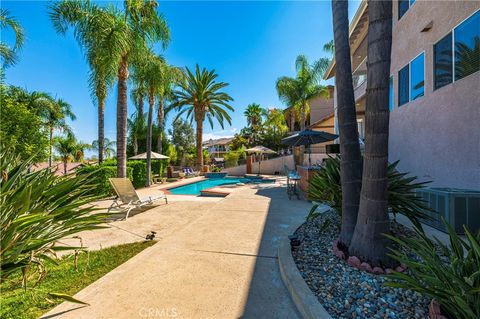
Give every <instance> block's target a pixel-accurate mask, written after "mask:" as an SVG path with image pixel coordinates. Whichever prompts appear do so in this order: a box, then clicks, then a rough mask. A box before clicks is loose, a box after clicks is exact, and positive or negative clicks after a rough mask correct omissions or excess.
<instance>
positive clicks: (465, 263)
mask: <svg viewBox="0 0 480 319" xmlns="http://www.w3.org/2000/svg"><path fill="white" fill-rule="evenodd" d="M443 222H444V223H445V224H446V226H447V229H448V234H449V238H450V245H445V244H443V243H442V242H441V241H439V240H438V239H436V238H435V240H434V241H433V240H431V239H429V238H428V237H427V236H426V235H425V234H424V233H423V231H422V230H421V229H419V228H415V231H416V233H417V237H416V238H404V239H399V238H395V237H393V236H388V237H389V238H390V239H391V240H393V241H395V242H396V243H398V244H399V245H400V246H402V247H403V248H404V249H405V251H403V252H401V251H399V250H392V252H393V253H392V254H390V256H391V257H392V258H394V259H396V260H397V261H399V262H400V263H403V264H405V265H406V266H407V267H408V271H407V272H404V273H398V272H395V273H393V274H392V275H390V276H388V277H387V278H389V279H391V281H390V282H389V283H388V285H389V286H392V287H401V288H406V289H411V290H414V291H417V292H419V293H421V294H424V295H427V296H429V297H431V298H434V299H435V300H436V301H437V302H438V303H439V304H440V306H441V309H442V312H443V313H445V315H447V317H448V318H457V319H477V318H480V232H477V233H476V234H475V235H474V234H472V233H471V232H470V231H469V229H468V228H467V227H465V226H464V229H465V235H466V239H465V240H463V239H462V238H460V236H458V235H457V234H456V233H455V230H454V229H453V228H452V227H451V226H450V225H449V224H448V223H446V222H445V221H443ZM412 255H413V256H416V258H412Z"/></svg>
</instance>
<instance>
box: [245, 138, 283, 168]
mask: <svg viewBox="0 0 480 319" xmlns="http://www.w3.org/2000/svg"><path fill="white" fill-rule="evenodd" d="M245 152H247V153H255V154H277V152H275V151H274V150H271V149H269V148H268V147H265V146H262V145H258V146H254V147H251V148H249V149H246V150H245ZM260 165H262V157H261V156H260V161H259V162H258V174H257V175H260Z"/></svg>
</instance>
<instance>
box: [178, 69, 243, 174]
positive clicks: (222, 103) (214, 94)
mask: <svg viewBox="0 0 480 319" xmlns="http://www.w3.org/2000/svg"><path fill="white" fill-rule="evenodd" d="M217 77H218V74H216V73H215V70H211V71H207V70H206V69H205V68H203V69H202V70H200V67H199V66H198V64H197V65H196V67H195V73H192V72H191V71H190V70H189V69H188V68H185V79H184V81H182V82H180V84H179V89H177V90H175V92H174V94H175V102H174V103H173V106H174V107H176V108H177V109H178V110H179V113H178V114H177V118H179V117H180V116H181V115H183V114H186V116H187V118H189V119H190V121H192V120H195V123H196V142H197V165H198V166H199V167H200V168H201V167H202V166H203V153H202V134H203V122H204V121H205V119H206V120H207V121H208V123H210V126H211V127H212V128H213V120H214V119H216V120H217V122H218V123H219V124H220V126H221V127H222V128H223V127H224V121H227V123H228V124H229V125H231V123H232V122H231V121H232V119H231V117H230V115H229V114H228V111H232V112H233V110H234V109H233V107H232V106H231V105H230V104H229V102H230V101H233V98H232V97H231V96H230V95H228V94H227V93H225V92H223V91H221V90H222V89H223V88H225V87H226V86H228V83H225V82H217V81H216V78H217Z"/></svg>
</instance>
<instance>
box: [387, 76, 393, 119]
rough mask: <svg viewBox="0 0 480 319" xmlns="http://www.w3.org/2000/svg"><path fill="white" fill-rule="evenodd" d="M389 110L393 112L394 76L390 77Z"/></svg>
mask: <svg viewBox="0 0 480 319" xmlns="http://www.w3.org/2000/svg"><path fill="white" fill-rule="evenodd" d="M388 108H389V109H390V112H391V111H392V110H393V75H391V76H390V81H389V85H388Z"/></svg>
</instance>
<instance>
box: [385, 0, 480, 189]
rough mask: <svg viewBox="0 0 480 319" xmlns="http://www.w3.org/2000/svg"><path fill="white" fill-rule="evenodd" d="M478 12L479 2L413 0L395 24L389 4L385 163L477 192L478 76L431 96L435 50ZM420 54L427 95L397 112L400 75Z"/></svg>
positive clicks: (479, 148) (436, 183)
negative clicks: (389, 107)
mask: <svg viewBox="0 0 480 319" xmlns="http://www.w3.org/2000/svg"><path fill="white" fill-rule="evenodd" d="M478 9H480V2H479V1H435V2H434V1H421V0H417V1H416V2H415V4H414V5H413V6H411V7H410V9H409V10H408V11H407V13H406V14H405V15H404V16H403V17H402V18H401V19H400V20H398V13H397V10H398V5H397V3H396V1H395V2H394V4H393V18H394V28H393V38H392V64H391V74H392V75H393V76H394V77H393V86H394V105H395V107H394V109H393V111H392V112H391V115H390V139H389V143H390V146H389V158H390V160H391V161H393V160H397V159H399V160H400V169H401V170H404V171H409V172H411V173H412V174H414V175H417V176H418V177H420V178H422V179H428V180H433V183H432V186H442V187H457V188H471V189H480V72H476V73H475V74H472V75H470V76H468V77H466V78H464V79H461V80H459V81H457V82H454V83H452V84H449V85H447V86H444V87H442V88H440V89H438V90H436V91H433V45H434V44H435V43H436V42H437V41H438V40H440V39H441V38H442V37H444V36H445V35H446V34H447V33H448V32H449V31H451V30H452V29H453V28H454V27H455V26H456V25H457V24H459V23H460V22H461V21H463V20H464V19H465V18H467V17H468V16H470V15H471V14H472V13H474V12H475V11H476V10H478ZM431 21H432V22H433V27H432V29H431V30H430V31H428V32H420V31H421V30H422V29H423V28H424V27H425V26H426V25H427V24H428V23H430V22H431ZM421 52H425V88H424V91H425V95H424V96H423V97H421V98H419V99H417V100H414V101H411V102H410V103H407V104H405V105H402V106H401V107H397V105H398V71H399V70H400V69H401V68H402V67H404V66H405V65H406V64H407V63H408V62H410V61H411V60H412V59H413V58H415V57H416V56H418V55H419V54H420V53H421Z"/></svg>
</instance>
